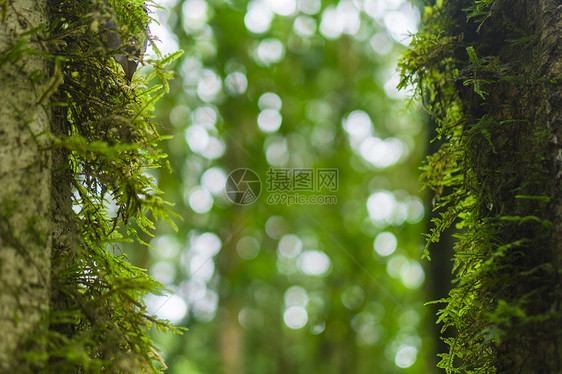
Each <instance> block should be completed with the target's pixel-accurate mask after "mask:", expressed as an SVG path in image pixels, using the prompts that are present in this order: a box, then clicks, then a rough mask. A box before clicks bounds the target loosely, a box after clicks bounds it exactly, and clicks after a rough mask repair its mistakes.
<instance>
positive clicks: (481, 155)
mask: <svg viewBox="0 0 562 374" xmlns="http://www.w3.org/2000/svg"><path fill="white" fill-rule="evenodd" d="M506 6H507V5H506ZM460 9H463V10H464V12H466V15H467V17H466V19H465V20H463V19H462V17H461V18H458V17H459V14H461V13H459V10H460ZM501 11H502V9H501V8H500V7H499V5H498V2H496V1H492V0H487V1H469V0H467V1H460V2H458V1H442V2H437V4H436V5H434V6H433V7H427V8H426V10H425V15H424V24H425V25H424V28H423V29H422V31H420V33H418V34H417V35H416V36H415V39H414V42H413V43H412V46H413V48H412V50H410V51H407V52H406V54H405V57H404V59H403V60H402V62H401V64H400V67H401V77H402V81H401V86H406V85H407V84H414V85H415V86H416V89H417V93H418V95H419V96H420V97H421V98H422V100H424V101H425V102H426V105H425V107H426V108H427V110H428V111H429V113H430V114H431V115H432V117H433V118H434V120H435V122H436V124H437V133H438V137H437V138H438V139H439V140H441V141H443V145H442V146H441V148H440V149H439V151H438V152H437V153H435V154H434V155H431V156H429V157H428V159H427V161H426V163H425V165H424V167H423V168H422V171H423V175H422V179H423V180H424V182H425V184H426V185H427V186H429V187H430V188H432V189H433V190H435V192H436V198H435V201H434V203H435V209H438V210H441V213H440V218H436V219H434V220H433V224H434V228H433V229H432V230H431V233H430V234H429V235H428V246H429V244H430V243H432V242H437V241H439V239H440V236H441V234H442V232H443V231H444V230H445V229H447V228H448V227H451V226H453V225H456V226H457V234H456V237H457V239H458V241H457V243H456V245H455V251H456V258H455V263H454V271H455V274H456V280H455V283H456V288H454V289H453V290H452V291H451V293H450V295H449V297H448V298H447V299H446V300H439V301H438V302H439V303H445V304H446V305H445V307H444V308H443V309H442V310H441V311H440V312H439V314H438V316H439V318H438V321H437V322H438V323H442V324H443V328H442V332H445V331H446V330H449V331H454V336H453V337H451V338H447V339H445V341H446V342H447V344H448V345H449V347H450V350H449V352H447V353H443V354H440V357H441V358H442V360H441V362H440V363H439V365H438V366H439V367H440V368H444V369H446V371H447V373H494V372H496V368H497V366H496V365H497V363H498V351H499V349H500V345H501V344H502V342H503V341H504V339H505V338H506V336H514V334H517V333H520V332H521V331H533V329H534V328H537V325H536V324H535V322H536V321H538V320H541V321H548V322H547V323H548V324H547V325H546V326H551V327H552V328H553V330H552V331H554V330H555V328H554V326H555V325H556V318H559V317H556V316H555V313H554V314H553V313H552V311H551V305H550V304H549V301H548V300H550V299H549V298H548V296H546V295H548V291H547V290H548V289H549V288H554V287H555V285H554V282H555V281H554V280H553V278H551V276H552V274H551V271H550V272H549V273H548V275H547V274H544V275H543V276H542V277H541V276H538V275H537V274H538V273H537V272H538V271H540V270H539V269H543V270H544V269H551V268H552V266H550V264H549V263H548V262H545V261H547V260H545V259H546V258H547V256H546V255H544V256H542V255H537V256H531V255H529V253H537V254H541V253H547V252H548V251H549V249H548V245H549V244H548V241H549V239H548V238H549V234H550V232H551V229H552V222H551V217H550V213H548V212H549V211H550V210H549V203H550V198H549V197H548V196H545V195H544V194H545V191H547V190H548V189H547V186H548V183H549V180H548V171H547V169H546V167H545V165H544V162H543V161H544V159H545V157H546V155H545V149H544V148H545V147H544V143H545V139H546V136H547V134H548V131H547V130H546V129H545V128H544V127H542V125H540V126H536V125H535V124H533V123H532V122H531V119H530V117H531V116H532V115H530V114H529V113H525V112H522V111H520V110H519V108H518V107H517V106H516V105H517V104H511V103H501V102H499V101H498V100H501V99H502V98H503V97H505V96H507V95H508V94H512V93H513V92H514V90H519V88H520V87H521V85H522V84H524V85H526V86H527V87H529V89H530V90H533V89H534V90H536V91H539V87H540V85H541V83H540V80H539V79H535V78H534V77H529V76H528V75H527V74H528V73H523V72H522V71H521V68H519V67H517V66H521V65H524V63H525V60H524V59H525V58H526V57H525V56H529V55H533V53H534V52H533V51H534V50H533V48H534V45H535V44H534V41H535V38H533V37H530V36H528V35H526V36H523V37H522V38H519V39H517V40H516V41H515V40H513V39H509V38H506V40H505V42H504V40H503V39H502V38H501V36H500V35H501V33H502V32H505V31H506V30H507V31H509V32H511V35H514V34H515V35H520V34H521V29H519V28H517V27H515V26H514V25H513V24H511V23H510V21H509V17H507V16H504V17H502V16H500V15H498V14H499V13H500V12H501ZM503 11H505V9H504V10H503ZM485 21H487V22H486V24H484V22H485ZM478 33H480V35H478ZM483 33H487V35H490V36H488V37H483V36H482V35H483ZM492 45H493V48H492V47H491V46H492ZM521 48H524V50H521ZM466 86H472V90H471V91H472V92H470V91H467V90H466V89H465V88H464V87H466ZM502 95H503V96H502ZM511 105H514V106H511ZM506 113H507V114H506ZM432 255H433V256H439V255H440V254H439V253H433V254H432ZM426 256H429V254H428V253H427V252H426ZM539 294H541V295H543V296H542V299H541V298H539V297H538V296H537V295H539ZM546 331H548V327H547V328H546ZM552 331H551V332H550V333H551V334H552V333H553V332H552ZM532 334H533V335H534V332H533V333H532ZM546 334H548V332H546Z"/></svg>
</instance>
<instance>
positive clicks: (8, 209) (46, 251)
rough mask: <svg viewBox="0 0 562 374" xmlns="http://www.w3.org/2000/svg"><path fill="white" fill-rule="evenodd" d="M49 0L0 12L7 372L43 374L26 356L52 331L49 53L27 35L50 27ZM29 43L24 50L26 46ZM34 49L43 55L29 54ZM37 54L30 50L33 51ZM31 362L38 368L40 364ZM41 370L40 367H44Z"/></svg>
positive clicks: (0, 212) (1, 299) (0, 320)
mask: <svg viewBox="0 0 562 374" xmlns="http://www.w3.org/2000/svg"><path fill="white" fill-rule="evenodd" d="M46 7H47V6H46V1H41V0H18V1H10V2H4V6H3V7H2V8H0V51H1V53H2V54H1V55H0V87H1V90H0V91H1V93H2V99H1V100H0V331H1V332H2V333H1V334H2V338H1V340H0V372H3V373H28V372H34V371H35V370H37V369H38V368H37V367H35V368H34V367H31V366H30V365H28V364H27V362H28V361H27V360H26V359H25V358H24V357H22V356H23V355H24V354H25V353H28V352H30V351H33V352H36V353H37V354H40V353H41V351H42V350H43V348H42V347H41V339H36V337H37V336H39V335H40V334H41V333H44V332H45V331H46V330H47V327H48V321H47V318H46V312H47V311H48V309H49V283H50V252H51V235H50V230H51V212H50V194H51V155H50V150H49V148H50V147H49V143H50V138H49V136H48V131H49V129H50V116H51V114H50V110H49V109H48V107H46V105H45V103H44V102H43V101H42V94H43V92H42V91H41V88H40V85H41V83H43V82H44V80H45V78H46V77H48V73H49V66H48V63H47V61H46V59H44V58H42V57H40V56H39V53H41V52H45V51H44V49H43V46H42V44H41V43H40V42H38V41H37V39H36V37H35V38H34V37H33V36H27V37H26V36H22V34H23V33H25V32H28V31H30V30H32V29H33V28H36V27H38V26H40V25H46V24H48V21H49V19H48V13H47V9H46ZM26 39H27V40H28V42H27V43H26V44H25V45H21V44H18V43H21V42H22V41H23V40H26ZM28 48H32V49H33V50H34V51H35V52H39V53H23V54H20V52H21V51H22V50H24V49H28ZM29 51H30V50H28V52H29ZM30 361H35V362H36V363H37V361H36V358H33V359H32V360H30ZM39 365H40V364H39Z"/></svg>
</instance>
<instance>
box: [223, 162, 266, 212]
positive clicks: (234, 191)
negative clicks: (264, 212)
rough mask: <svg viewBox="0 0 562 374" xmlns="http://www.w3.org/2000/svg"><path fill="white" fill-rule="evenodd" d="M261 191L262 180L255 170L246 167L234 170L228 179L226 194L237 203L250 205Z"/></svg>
mask: <svg viewBox="0 0 562 374" xmlns="http://www.w3.org/2000/svg"><path fill="white" fill-rule="evenodd" d="M260 193H261V180H260V177H259V176H258V175H257V174H256V172H255V171H253V170H251V169H246V168H240V169H236V170H233V171H232V172H231V173H230V174H228V178H227V179H226V196H228V198H229V199H230V201H232V202H233V203H234V204H236V205H249V204H251V203H253V202H254V201H256V200H257V199H258V197H259V196H260Z"/></svg>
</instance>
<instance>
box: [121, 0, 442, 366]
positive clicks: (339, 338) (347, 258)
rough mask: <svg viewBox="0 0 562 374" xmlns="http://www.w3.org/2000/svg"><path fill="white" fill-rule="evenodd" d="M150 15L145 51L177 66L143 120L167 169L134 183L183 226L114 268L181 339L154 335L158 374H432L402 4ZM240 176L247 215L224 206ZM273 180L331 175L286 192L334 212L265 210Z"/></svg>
mask: <svg viewBox="0 0 562 374" xmlns="http://www.w3.org/2000/svg"><path fill="white" fill-rule="evenodd" d="M158 5H160V6H161V7H162V8H163V9H153V11H154V13H153V14H152V16H153V17H154V18H156V19H157V20H158V21H159V23H160V24H159V25H157V24H153V25H152V26H151V32H152V33H153V34H155V35H157V36H158V37H159V38H160V39H161V43H160V44H159V47H160V49H161V50H162V52H163V53H171V52H175V51H176V50H178V49H183V50H184V51H185V54H184V55H183V56H182V57H181V58H180V59H179V60H177V61H176V63H175V65H174V66H173V67H172V69H173V70H175V71H176V72H177V75H176V78H175V79H174V80H173V81H172V82H171V93H170V94H169V95H167V96H165V97H164V98H163V99H162V100H161V101H160V102H159V105H158V108H157V110H156V122H157V123H159V124H160V125H161V127H160V132H161V133H162V134H169V135H172V136H173V138H172V139H171V140H169V141H167V142H166V143H164V144H163V147H164V148H165V150H166V151H167V153H168V154H169V162H170V165H171V168H170V170H165V169H159V170H152V171H149V172H148V173H149V174H150V176H152V177H154V178H155V179H156V180H157V181H158V186H159V188H161V189H162V190H163V191H164V194H165V198H166V199H167V200H168V201H171V202H173V203H174V204H175V206H174V208H173V211H174V212H176V213H177V214H178V215H179V216H181V219H178V220H176V222H177V224H178V227H179V230H178V231H177V232H175V231H174V230H173V228H172V227H170V226H169V225H167V224H161V225H159V226H158V227H157V228H156V232H155V236H154V237H153V238H150V237H148V236H147V237H145V240H146V241H147V242H150V244H151V246H152V247H154V248H155V249H151V248H148V247H143V246H140V245H138V244H128V245H125V246H124V249H123V250H124V251H125V252H126V253H127V255H128V256H129V258H130V259H131V262H132V263H133V264H135V265H137V266H141V267H144V268H147V269H148V271H149V273H150V274H151V275H152V276H154V277H155V278H156V279H157V280H158V281H160V282H162V283H163V284H164V285H165V286H166V287H167V288H168V289H169V293H168V294H166V295H164V296H154V295H151V296H149V297H147V299H146V302H147V305H148V308H149V311H150V312H152V313H155V314H157V315H158V316H159V317H161V318H166V319H169V320H171V321H172V322H174V323H176V324H178V325H181V326H185V327H187V328H188V329H189V331H188V332H186V333H185V334H184V335H183V336H180V335H173V334H169V335H164V334H159V333H158V332H156V331H155V332H154V339H155V342H156V345H157V346H159V347H160V348H161V349H162V356H163V357H164V358H165V360H166V363H167V364H168V366H169V369H168V371H167V373H172V374H176V373H182V374H196V373H201V374H214V373H228V374H243V373H244V374H264V373H268V374H269V373H280V374H286V373H295V374H298V373H303V374H304V373H306V374H309V373H325V374H331V373H334V374H335V373H338V374H340V373H371V374H372V373H385V374H387V373H432V372H436V371H435V370H436V369H434V364H435V362H436V359H435V358H434V356H435V346H436V338H435V337H434V334H435V333H434V330H435V327H434V326H435V325H434V320H435V316H434V315H433V314H432V313H433V311H432V310H431V309H430V308H429V307H427V306H424V303H425V302H427V301H429V300H431V299H432V296H430V295H429V291H428V281H427V279H426V278H428V277H430V276H431V275H430V274H428V269H427V265H428V264H427V261H425V260H422V259H421V256H422V252H423V247H424V244H425V240H424V237H423V235H422V233H423V232H424V231H425V230H426V219H427V217H426V216H427V215H428V208H427V206H426V200H427V196H425V194H424V192H422V190H421V185H420V183H419V182H418V177H419V167H420V165H421V163H422V160H423V159H424V157H425V153H426V149H427V144H428V141H427V138H428V133H429V131H428V130H427V124H426V122H427V119H426V118H425V116H424V115H423V111H422V110H420V108H419V105H418V104H417V103H416V102H410V101H409V100H408V98H409V95H411V92H402V91H400V92H398V91H397V90H396V85H397V84H398V81H399V74H398V73H397V72H396V64H397V61H398V59H399V58H400V55H401V53H402V52H403V51H404V49H405V48H407V45H408V44H409V42H410V41H411V33H415V31H416V28H417V26H418V24H419V21H420V11H419V10H418V9H417V8H416V4H412V3H411V2H410V1H409V0H340V1H320V0H252V1H250V2H248V1H242V0H230V1H228V0H223V1H220V0H163V1H159V2H158ZM141 73H142V70H141ZM238 168H249V169H251V170H253V171H254V172H255V173H256V174H257V175H258V176H259V178H260V179H261V194H260V196H259V197H258V199H257V201H255V202H253V203H252V204H248V205H244V206H242V205H237V204H233V203H232V202H231V201H230V199H229V198H228V196H227V195H226V193H225V183H226V180H227V177H228V175H229V173H230V172H231V171H233V170H235V169H238ZM272 168H273V169H275V170H281V169H284V170H291V171H294V169H314V170H318V169H321V168H329V169H337V170H338V182H339V185H338V188H337V191H329V190H322V191H319V190H314V191H284V192H288V193H289V194H293V193H299V194H301V195H303V196H312V195H323V196H325V195H330V196H335V197H336V198H337V203H336V204H327V203H324V204H322V203H316V204H301V205H296V204H295V205H289V204H287V203H283V202H282V201H277V198H276V197H277V196H279V195H276V194H275V193H276V191H268V188H267V187H268V183H267V180H268V175H270V174H268V171H269V172H270V173H271V171H270V169H272ZM272 196H273V197H274V198H272Z"/></svg>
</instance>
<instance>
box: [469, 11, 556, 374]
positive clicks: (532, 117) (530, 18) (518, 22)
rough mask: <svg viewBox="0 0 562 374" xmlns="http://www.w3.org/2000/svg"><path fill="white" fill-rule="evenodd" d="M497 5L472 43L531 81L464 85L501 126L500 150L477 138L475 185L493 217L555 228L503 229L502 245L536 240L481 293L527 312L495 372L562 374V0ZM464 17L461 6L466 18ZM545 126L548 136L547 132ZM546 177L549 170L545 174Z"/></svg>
mask: <svg viewBox="0 0 562 374" xmlns="http://www.w3.org/2000/svg"><path fill="white" fill-rule="evenodd" d="M493 6H495V7H496V8H495V9H494V11H496V13H495V15H494V16H493V17H491V18H490V19H488V20H486V21H485V22H484V23H483V24H482V26H481V28H480V30H479V31H476V30H475V28H474V27H473V25H474V24H473V23H472V26H471V25H470V24H471V22H468V25H467V28H466V29H465V34H464V37H465V41H466V42H468V43H474V44H475V45H476V46H478V47H479V49H478V56H479V57H481V56H497V58H498V61H499V64H501V66H504V69H506V71H507V72H508V74H509V75H513V76H519V77H521V78H522V79H523V82H524V83H523V84H513V83H512V82H511V81H509V80H502V79H499V80H496V81H495V83H493V84H491V85H490V86H489V87H490V89H489V91H488V94H489V96H487V98H486V100H485V101H484V100H481V99H480V97H479V95H477V93H475V90H473V89H472V86H469V87H466V88H462V89H459V92H460V97H461V100H462V101H463V105H464V109H465V115H466V116H467V118H468V119H469V120H468V122H469V123H470V122H472V124H474V123H476V122H477V121H478V120H479V119H480V118H483V116H489V118H493V120H494V121H495V122H494V123H496V125H495V127H492V128H491V129H490V130H489V133H490V135H491V137H490V139H491V142H492V143H493V145H494V147H495V148H494V151H493V152H487V151H484V148H485V147H482V143H478V142H474V143H473V144H472V147H473V149H471V150H469V155H471V158H472V160H473V162H474V164H475V165H477V167H475V168H474V171H475V175H476V181H477V183H478V184H479V185H480V186H481V191H482V192H483V194H484V195H485V196H490V197H492V199H491V202H490V204H492V205H491V206H493V208H491V216H495V217H505V216H521V217H530V216H537V217H540V219H541V220H542V219H547V220H549V221H551V222H552V223H553V224H554V225H553V229H552V231H551V232H550V234H549V235H550V240H547V241H546V242H545V241H541V239H540V238H541V234H540V232H541V231H540V230H541V229H540V225H539V227H536V226H534V228H529V226H525V225H522V224H519V226H515V228H514V226H508V225H505V226H503V228H504V229H503V231H500V232H499V234H498V237H499V239H500V242H503V243H513V242H515V241H516V240H520V239H522V238H524V240H528V241H529V243H531V244H530V245H522V246H521V247H520V249H519V250H520V252H521V253H520V254H514V255H510V256H509V257H506V258H505V259H504V260H497V261H498V269H500V270H498V273H497V277H498V279H504V280H502V281H501V282H499V284H497V285H494V286H492V287H490V288H489V291H487V292H488V293H487V294H486V293H482V295H484V299H483V300H482V302H483V303H487V302H489V303H497V302H498V300H504V301H506V302H507V303H508V304H509V305H511V306H521V307H522V308H523V310H524V311H525V317H524V318H522V320H521V321H519V320H518V319H517V318H514V319H513V320H512V321H511V322H510V323H512V325H510V323H508V322H502V323H504V326H505V331H506V334H505V335H504V336H503V337H502V339H501V342H500V343H499V344H498V345H497V347H496V350H495V356H496V362H495V369H496V370H497V372H498V373H561V372H562V364H561V360H562V355H561V352H562V351H561V348H560V347H561V343H562V342H561V341H560V338H561V333H560V325H557V322H556V321H560V317H559V316H558V317H556V314H555V313H556V312H558V313H560V305H561V304H560V303H561V301H562V298H561V294H560V288H561V286H560V280H559V277H560V272H561V270H562V267H561V260H560V258H561V255H562V191H561V189H560V187H561V181H562V180H561V176H562V149H561V145H562V92H561V90H560V84H559V83H558V84H557V83H555V82H556V79H560V78H561V76H562V39H561V36H562V4H561V2H560V0H539V1H537V0H516V1H497V2H496V3H495V4H494V5H493ZM465 17H466V14H462V12H459V22H460V23H462V22H464V20H463V18H465ZM502 25H504V26H503V27H502ZM505 25H509V28H506V27H505ZM522 34H526V35H531V36H532V37H533V38H535V39H534V40H535V42H534V43H533V44H532V45H533V47H529V48H524V47H521V48H520V50H519V52H518V51H517V48H514V47H513V45H512V44H510V43H511V42H510V41H512V40H517V39H519V38H521V36H522ZM500 74H501V73H500ZM500 76H501V75H500ZM509 121H517V122H516V123H518V125H517V126H514V125H512V124H508V123H509ZM545 130H547V131H545ZM541 132H543V133H545V134H546V133H550V134H551V135H549V136H543V137H541V135H540V134H541ZM537 171H538V172H542V173H543V175H541V174H538V173H537ZM544 174H550V175H547V176H546V178H544ZM498 175H503V178H504V179H498V177H497V176H498ZM517 195H528V196H546V197H548V198H550V204H549V205H546V206H544V207H542V208H541V207H539V205H540V204H539V203H538V202H537V201H536V200H535V201H532V200H528V201H525V200H521V198H518V197H517ZM500 227H501V226H500ZM508 227H509V228H508ZM506 228H508V229H507V230H506ZM492 281H493V280H492V279H491V280H490V282H492Z"/></svg>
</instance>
